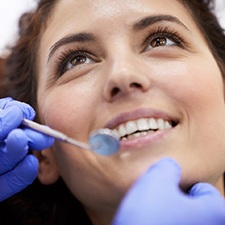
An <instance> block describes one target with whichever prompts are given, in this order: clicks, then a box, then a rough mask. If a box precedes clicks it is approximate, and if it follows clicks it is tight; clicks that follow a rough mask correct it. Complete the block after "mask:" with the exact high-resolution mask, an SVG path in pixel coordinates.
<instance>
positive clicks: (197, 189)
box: [189, 183, 222, 202]
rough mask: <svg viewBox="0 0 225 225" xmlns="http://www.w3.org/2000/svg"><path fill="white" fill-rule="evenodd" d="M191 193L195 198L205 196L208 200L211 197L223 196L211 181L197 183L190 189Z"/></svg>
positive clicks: (218, 197)
mask: <svg viewBox="0 0 225 225" xmlns="http://www.w3.org/2000/svg"><path fill="white" fill-rule="evenodd" d="M189 195H190V196H192V197H194V198H202V199H203V198H205V199H206V202H207V201H208V199H209V198H212V197H213V199H215V201H217V199H220V198H221V196H222V195H221V193H220V192H219V191H218V189H216V188H215V187H214V186H213V185H211V184H209V183H197V184H195V185H194V186H193V187H192V188H191V189H190V191H189Z"/></svg>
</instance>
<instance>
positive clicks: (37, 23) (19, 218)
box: [0, 0, 225, 225]
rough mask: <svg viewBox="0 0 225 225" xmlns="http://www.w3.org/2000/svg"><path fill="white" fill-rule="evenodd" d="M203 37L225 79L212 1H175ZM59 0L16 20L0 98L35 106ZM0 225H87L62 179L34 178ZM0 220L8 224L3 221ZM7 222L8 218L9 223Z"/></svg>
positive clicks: (224, 38) (4, 209)
mask: <svg viewBox="0 0 225 225" xmlns="http://www.w3.org/2000/svg"><path fill="white" fill-rule="evenodd" d="M179 1H180V2H181V3H182V4H183V5H184V6H185V7H186V8H187V9H188V10H189V11H190V14H191V15H192V17H193V19H194V20H195V22H196V24H197V25H198V27H199V29H200V30H201V32H202V34H203V35H204V37H205V40H206V41H207V43H208V46H209V48H210V49H211V52H212V54H213V56H214V57H215V59H216V61H217V63H218V66H219V68H220V70H221V72H222V76H223V78H224V80H225V34H224V30H223V29H222V27H221V26H220V24H219V22H218V20H217V18H216V16H215V14H214V5H215V2H214V0H179ZM57 2H58V0H40V1H39V3H38V7H37V9H36V10H35V11H34V12H29V13H25V14H24V15H22V16H21V18H20V21H19V38H18V40H17V42H16V43H15V45H14V46H12V48H11V49H10V51H11V54H10V55H9V56H8V58H7V60H6V65H5V72H4V73H5V78H4V79H3V82H2V84H3V88H1V90H0V96H3V97H4V96H11V97H13V98H14V99H17V100H20V101H24V102H27V103H29V104H30V105H32V106H33V107H34V108H35V109H36V107H37V85H38V84H37V74H36V73H37V72H36V71H37V68H36V67H37V52H38V48H39V42H40V38H41V35H42V33H43V31H44V30H45V29H46V26H47V23H48V19H49V17H50V16H51V13H52V12H53V10H54V7H55V5H56V4H57ZM0 212H1V224H2V225H4V224H10V223H15V224H24V225H25V224H29V225H31V224H33V225H34V224H42V225H44V224H60V225H63V224H69V223H70V221H71V220H72V221H75V222H76V221H77V224H83V225H84V224H91V223H90V221H89V219H88V217H87V216H86V214H85V212H84V211H83V209H82V206H81V204H80V203H79V202H78V201H77V200H76V199H75V198H74V197H73V196H72V195H71V194H70V192H69V191H68V189H67V188H66V186H65V184H64V183H63V181H62V180H59V181H58V182H57V183H55V184H53V185H51V186H47V187H46V186H42V185H41V184H40V183H39V182H38V180H36V181H35V182H34V183H33V184H32V185H30V186H29V187H28V188H27V189H25V190H24V191H23V192H21V193H19V194H17V195H15V196H13V197H12V198H10V199H8V200H6V201H4V202H2V203H0ZM4 219H5V221H6V222H4ZM10 220H11V222H9V221H10Z"/></svg>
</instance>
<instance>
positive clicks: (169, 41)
mask: <svg viewBox="0 0 225 225" xmlns="http://www.w3.org/2000/svg"><path fill="white" fill-rule="evenodd" d="M182 40H183V39H182V38H180V35H179V34H178V32H176V31H171V30H169V28H158V30H157V31H156V32H153V33H151V34H150V35H149V36H148V37H147V39H146V45H147V49H153V48H157V47H171V46H178V47H183V41H182Z"/></svg>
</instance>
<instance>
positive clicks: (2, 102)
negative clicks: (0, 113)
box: [0, 97, 13, 109]
mask: <svg viewBox="0 0 225 225" xmlns="http://www.w3.org/2000/svg"><path fill="white" fill-rule="evenodd" d="M11 101H13V99H12V98H11V97H6V98H1V99H0V109H4V108H5V106H6V105H7V104H8V103H9V102H11Z"/></svg>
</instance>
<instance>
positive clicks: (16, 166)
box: [0, 98, 54, 202]
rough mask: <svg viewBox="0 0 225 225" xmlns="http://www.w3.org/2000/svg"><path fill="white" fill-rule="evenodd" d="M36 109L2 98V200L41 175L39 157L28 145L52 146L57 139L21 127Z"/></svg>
mask: <svg viewBox="0 0 225 225" xmlns="http://www.w3.org/2000/svg"><path fill="white" fill-rule="evenodd" d="M34 116H35V111H34V110H33V108H31V106H29V105H28V104H25V103H22V102H19V101H15V100H13V99H12V98H4V99H0V202H1V201H3V200H5V199H7V198H8V197H10V196H12V195H14V194H15V193H17V192H19V191H21V190H23V189H24V188H25V187H27V186H28V185H29V184H31V183H32V182H33V181H34V179H35V178H36V177H37V173H38V160H37V158H36V157H35V156H34V155H31V154H28V149H33V150H42V149H45V148H48V147H50V146H51V145H52V144H53V142H54V139H53V138H51V137H49V136H47V135H44V134H41V133H38V132H35V131H33V130H30V129H26V128H25V129H21V128H18V127H19V126H20V124H21V121H22V119H23V118H26V119H30V120H33V118H34Z"/></svg>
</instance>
